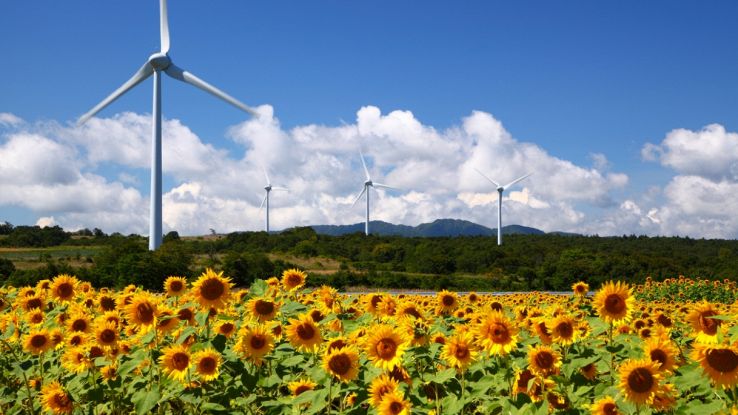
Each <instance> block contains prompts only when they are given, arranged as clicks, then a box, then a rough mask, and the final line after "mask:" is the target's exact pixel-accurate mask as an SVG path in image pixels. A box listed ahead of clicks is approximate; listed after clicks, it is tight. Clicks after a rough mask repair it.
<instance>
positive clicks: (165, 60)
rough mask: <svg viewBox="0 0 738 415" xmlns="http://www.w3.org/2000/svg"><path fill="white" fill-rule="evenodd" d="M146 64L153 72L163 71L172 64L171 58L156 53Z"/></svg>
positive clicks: (164, 54)
mask: <svg viewBox="0 0 738 415" xmlns="http://www.w3.org/2000/svg"><path fill="white" fill-rule="evenodd" d="M148 62H149V64H150V65H151V66H152V67H153V68H154V69H155V70H157V71H163V70H166V69H167V68H168V67H169V65H171V64H172V58H170V57H169V55H168V54H166V53H162V52H157V53H154V54H153V55H151V56H149V60H148Z"/></svg>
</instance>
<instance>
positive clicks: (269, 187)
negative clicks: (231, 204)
mask: <svg viewBox="0 0 738 415" xmlns="http://www.w3.org/2000/svg"><path fill="white" fill-rule="evenodd" d="M264 177H265V178H266V186H264V190H266V194H265V195H264V199H262V201H261V205H259V210H261V208H263V207H264V204H265V203H266V233H267V234H268V233H269V192H271V191H272V190H283V191H285V192H286V191H288V190H289V189H287V188H286V187H278V186H272V181H271V180H269V174H267V171H266V169H264Z"/></svg>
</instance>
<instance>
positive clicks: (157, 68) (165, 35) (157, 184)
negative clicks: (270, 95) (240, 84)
mask: <svg viewBox="0 0 738 415" xmlns="http://www.w3.org/2000/svg"><path fill="white" fill-rule="evenodd" d="M159 13H160V19H159V31H160V38H161V50H160V51H159V52H157V53H154V54H153V55H151V56H149V59H148V61H146V63H144V64H143V66H142V67H141V68H140V69H139V70H138V72H136V73H135V74H134V75H133V77H131V79H129V80H128V81H126V82H125V83H124V84H123V85H121V86H120V88H118V89H116V90H115V91H114V92H113V93H112V94H110V95H109V96H108V97H107V98H105V99H104V100H102V101H101V102H100V103H99V104H97V105H96V106H95V107H94V108H92V109H91V110H90V111H89V112H87V113H86V114H85V115H83V116H81V117H80V118H79V120H78V121H77V125H82V124H84V123H85V122H87V120H89V119H90V118H92V117H93V116H94V115H95V114H97V113H98V112H100V111H102V109H103V108H105V107H107V106H108V105H109V104H110V103H112V102H113V101H115V100H116V99H118V98H119V97H120V96H122V95H123V94H125V93H126V92H128V91H129V90H131V89H132V88H133V87H135V86H136V85H138V84H140V83H141V82H143V81H144V80H145V79H146V78H148V77H150V76H151V75H154V100H153V110H152V119H153V130H152V133H153V134H152V135H153V138H152V140H151V211H150V217H149V249H150V250H152V251H153V250H155V249H157V248H158V247H159V246H160V245H161V241H162V224H161V217H162V215H161V72H162V71H164V72H166V74H167V75H169V76H170V77H172V78H174V79H177V80H179V81H182V82H185V83H188V84H190V85H193V86H195V87H197V88H200V89H202V90H203V91H205V92H209V93H211V94H213V95H215V96H216V97H218V98H220V99H222V100H224V101H226V102H228V103H229V104H231V105H234V106H235V107H237V108H239V109H241V110H243V111H245V112H247V113H249V114H251V115H253V116H258V114H257V113H256V111H254V110H253V109H252V108H250V107H248V106H246V105H244V104H243V103H241V102H240V101H238V100H236V99H235V98H233V97H231V96H230V95H228V94H226V93H225V92H223V91H221V90H220V89H218V88H216V87H214V86H212V85H210V84H209V83H207V82H205V81H203V80H202V79H200V78H198V77H196V76H195V75H193V74H192V73H190V72H187V71H186V70H184V69H182V68H180V67H178V66H176V65H175V64H174V63H172V59H171V58H170V57H169V21H168V17H167V1H166V0H160V2H159ZM218 63H221V62H218Z"/></svg>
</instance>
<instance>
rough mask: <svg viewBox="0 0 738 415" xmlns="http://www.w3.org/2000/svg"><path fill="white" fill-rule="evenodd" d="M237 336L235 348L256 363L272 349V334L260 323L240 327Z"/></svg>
mask: <svg viewBox="0 0 738 415" xmlns="http://www.w3.org/2000/svg"><path fill="white" fill-rule="evenodd" d="M238 337H239V339H238V341H237V342H236V345H235V347H234V348H235V350H236V351H237V352H240V353H241V354H242V355H243V356H244V357H246V358H247V359H249V360H250V361H251V362H253V363H254V364H256V365H260V364H261V363H262V359H263V358H264V356H266V355H267V354H269V353H270V352H271V351H272V350H273V349H274V336H272V333H271V331H270V330H269V329H267V328H266V327H264V326H261V325H258V326H254V327H244V328H242V329H241V331H240V332H239V336H238Z"/></svg>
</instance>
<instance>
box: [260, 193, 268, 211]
mask: <svg viewBox="0 0 738 415" xmlns="http://www.w3.org/2000/svg"><path fill="white" fill-rule="evenodd" d="M266 201H267V195H264V199H261V204H260V205H259V212H261V208H263V207H264V202H266Z"/></svg>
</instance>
